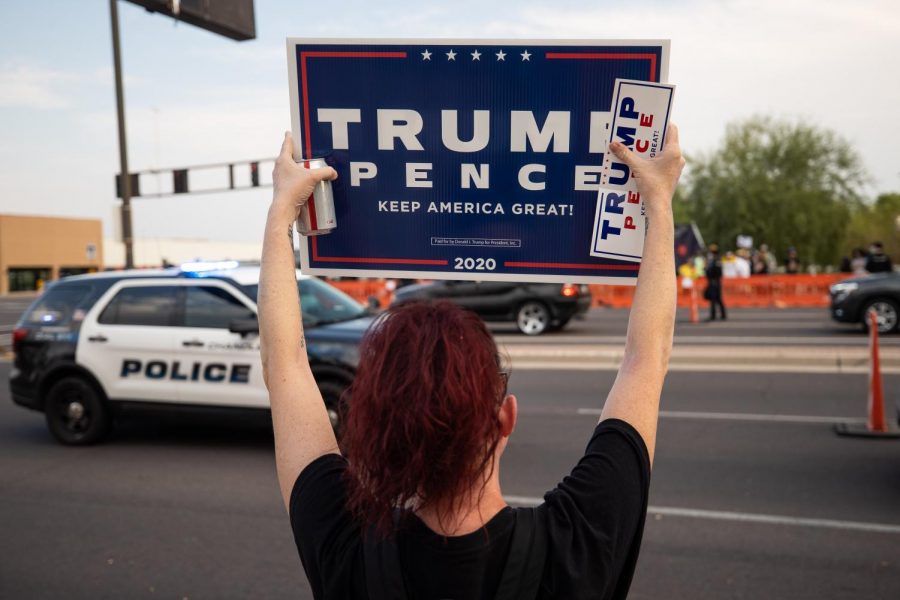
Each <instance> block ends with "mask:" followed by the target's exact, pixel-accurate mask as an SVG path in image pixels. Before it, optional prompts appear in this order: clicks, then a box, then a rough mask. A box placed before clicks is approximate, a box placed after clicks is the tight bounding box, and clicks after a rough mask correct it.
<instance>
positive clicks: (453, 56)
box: [447, 49, 456, 60]
mask: <svg viewBox="0 0 900 600" xmlns="http://www.w3.org/2000/svg"><path fill="white" fill-rule="evenodd" d="M447 60H456V52H454V51H453V50H452V49H451V50H450V52H448V53H447Z"/></svg>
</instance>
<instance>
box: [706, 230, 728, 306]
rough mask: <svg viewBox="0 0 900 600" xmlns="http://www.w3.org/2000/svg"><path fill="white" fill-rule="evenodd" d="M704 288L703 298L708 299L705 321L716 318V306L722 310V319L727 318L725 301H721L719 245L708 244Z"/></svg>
mask: <svg viewBox="0 0 900 600" xmlns="http://www.w3.org/2000/svg"><path fill="white" fill-rule="evenodd" d="M706 281H707V284H706V290H705V291H704V292H703V298H704V299H705V300H708V301H709V318H708V319H707V321H715V320H716V307H717V306H718V307H719V309H720V310H721V311H722V320H723V321H724V320H725V319H727V318H728V316H727V315H726V314H725V303H724V302H722V260H721V259H720V258H719V245H718V244H710V245H709V255H708V256H707V257H706Z"/></svg>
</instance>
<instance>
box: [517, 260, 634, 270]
mask: <svg viewBox="0 0 900 600" xmlns="http://www.w3.org/2000/svg"><path fill="white" fill-rule="evenodd" d="M503 266H504V267H524V268H526V269H529V268H530V269H594V270H597V271H637V270H639V269H640V268H641V266H640V265H595V264H576V263H550V262H516V261H506V262H504V263H503Z"/></svg>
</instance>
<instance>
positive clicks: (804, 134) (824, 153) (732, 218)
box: [678, 117, 866, 265]
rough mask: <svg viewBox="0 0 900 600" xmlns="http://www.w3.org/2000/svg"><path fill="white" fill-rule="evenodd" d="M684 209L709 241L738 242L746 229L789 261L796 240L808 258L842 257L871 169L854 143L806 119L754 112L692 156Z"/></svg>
mask: <svg viewBox="0 0 900 600" xmlns="http://www.w3.org/2000/svg"><path fill="white" fill-rule="evenodd" d="M688 165H689V171H688V174H687V177H686V181H685V186H684V190H683V194H682V196H681V197H680V198H679V199H678V204H679V206H678V210H679V212H681V213H682V214H684V216H687V217H689V218H691V219H692V220H694V221H695V222H696V223H697V225H698V226H699V227H700V230H701V232H702V233H703V237H704V239H705V240H706V241H707V242H710V241H718V242H719V243H720V245H722V247H723V248H725V249H728V248H731V247H733V245H734V243H735V238H736V237H737V235H739V234H744V235H751V236H753V240H754V242H755V243H756V244H757V245H759V244H762V243H767V244H768V245H769V248H770V250H772V251H773V252H775V256H776V257H777V258H778V261H779V263H780V262H782V260H783V258H784V256H785V254H786V253H787V249H788V247H790V246H794V247H796V248H797V251H798V252H799V254H800V259H801V261H802V262H803V263H804V264H810V263H816V264H820V265H824V264H836V263H837V261H838V260H839V258H840V256H841V255H842V254H843V253H846V250H845V249H844V248H842V247H841V242H842V241H843V240H844V239H845V234H846V230H847V226H848V222H849V220H850V216H851V214H852V213H853V212H854V211H855V209H856V208H857V207H858V206H860V205H861V196H860V189H861V188H862V186H863V185H864V184H865V182H866V174H865V172H864V170H863V168H862V166H861V163H860V160H859V157H858V155H857V154H856V152H855V151H854V150H853V148H852V147H851V146H850V144H849V143H848V142H847V141H845V140H844V139H843V138H841V137H839V136H838V135H837V134H835V133H834V132H832V131H830V130H827V129H821V128H818V127H815V126H813V125H810V124H808V123H804V122H793V121H785V120H776V119H772V118H769V117H754V118H751V119H749V120H746V121H742V122H737V123H732V124H730V125H729V126H728V128H727V130H726V133H725V140H724V142H723V144H722V145H721V147H719V148H718V149H716V150H715V151H713V152H712V153H711V154H708V155H702V156H697V157H688Z"/></svg>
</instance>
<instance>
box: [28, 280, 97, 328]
mask: <svg viewBox="0 0 900 600" xmlns="http://www.w3.org/2000/svg"><path fill="white" fill-rule="evenodd" d="M90 293H91V286H90V285H87V284H84V285H72V284H69V285H63V286H60V285H55V286H53V287H51V288H50V289H49V290H47V291H46V292H45V293H44V294H43V295H42V296H40V297H39V298H38V299H37V300H36V301H35V302H34V304H32V305H31V308H30V309H29V310H28V312H26V313H25V316H24V318H23V319H22V323H23V324H24V325H51V326H52V325H68V324H69V323H70V322H71V321H72V317H73V316H75V317H76V318H75V320H76V321H78V320H80V319H81V318H83V317H84V309H85V307H83V306H81V305H82V304H83V303H84V301H85V300H86V299H87V297H88V296H89V295H90ZM76 310H77V311H79V312H78V314H76Z"/></svg>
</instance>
